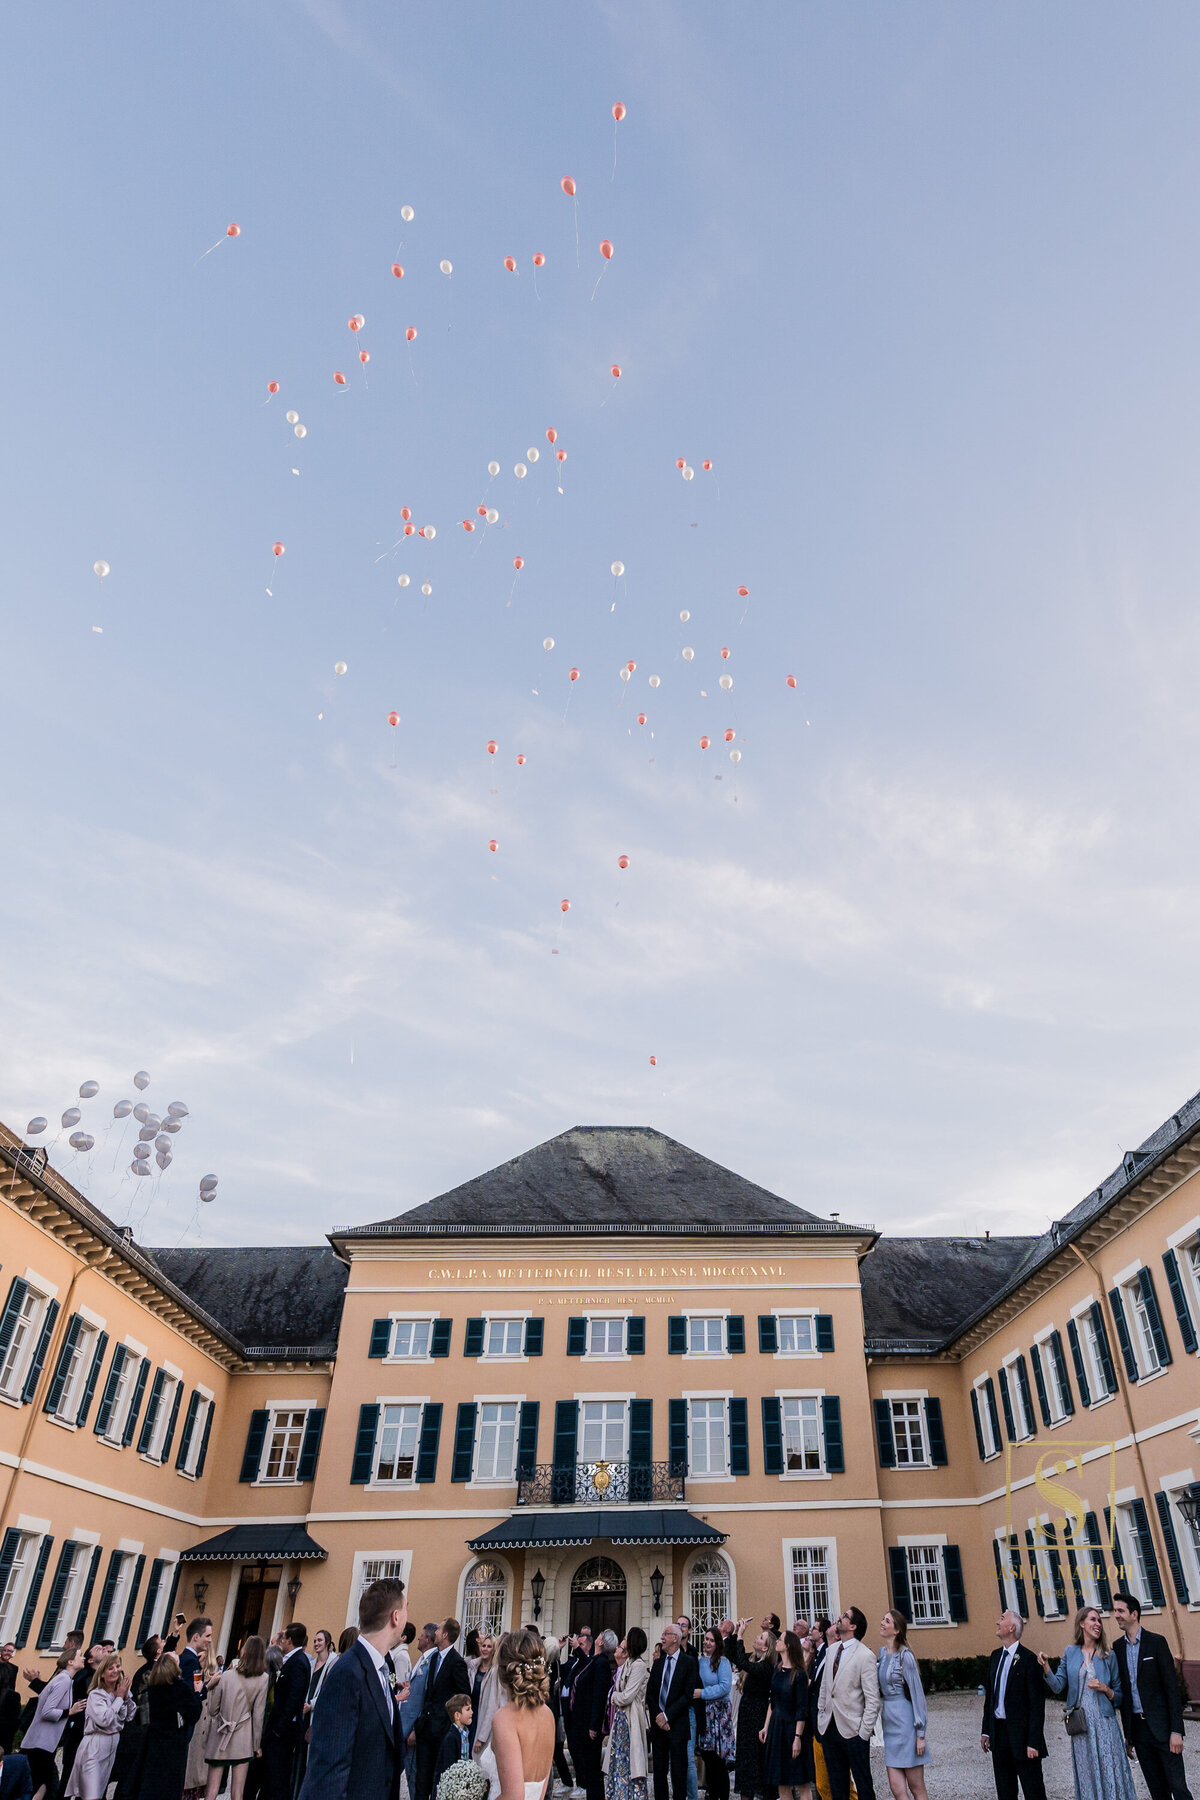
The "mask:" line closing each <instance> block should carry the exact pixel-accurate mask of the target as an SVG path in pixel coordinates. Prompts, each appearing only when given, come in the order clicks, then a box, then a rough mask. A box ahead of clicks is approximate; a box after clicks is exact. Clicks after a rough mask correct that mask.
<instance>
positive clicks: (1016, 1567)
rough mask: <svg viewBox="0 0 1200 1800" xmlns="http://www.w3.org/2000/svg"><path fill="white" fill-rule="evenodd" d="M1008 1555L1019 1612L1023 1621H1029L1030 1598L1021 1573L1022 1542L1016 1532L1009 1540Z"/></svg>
mask: <svg viewBox="0 0 1200 1800" xmlns="http://www.w3.org/2000/svg"><path fill="white" fill-rule="evenodd" d="M1008 1554H1009V1564H1010V1567H1011V1570H1012V1578H1013V1586H1014V1587H1015V1588H1016V1590H1017V1611H1018V1612H1019V1613H1020V1615H1021V1617H1022V1618H1023V1619H1027V1618H1028V1617H1029V1596H1028V1594H1027V1593H1026V1592H1025V1577H1024V1576H1023V1575H1022V1573H1021V1541H1020V1539H1019V1538H1018V1536H1017V1534H1016V1532H1015V1531H1014V1532H1013V1534H1012V1536H1011V1537H1010V1538H1009V1540H1008Z"/></svg>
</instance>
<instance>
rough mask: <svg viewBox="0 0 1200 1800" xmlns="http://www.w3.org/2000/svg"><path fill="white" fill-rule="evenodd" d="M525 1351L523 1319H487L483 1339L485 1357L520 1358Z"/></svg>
mask: <svg viewBox="0 0 1200 1800" xmlns="http://www.w3.org/2000/svg"><path fill="white" fill-rule="evenodd" d="M524 1349H525V1321H524V1319H489V1320H488V1322H487V1335H486V1337H485V1338H484V1349H483V1354H484V1355H485V1356H521V1355H522V1354H523V1353H524Z"/></svg>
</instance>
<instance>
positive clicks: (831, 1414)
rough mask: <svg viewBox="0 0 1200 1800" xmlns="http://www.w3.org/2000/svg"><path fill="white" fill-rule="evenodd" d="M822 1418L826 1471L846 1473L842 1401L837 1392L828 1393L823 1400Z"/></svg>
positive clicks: (838, 1473)
mask: <svg viewBox="0 0 1200 1800" xmlns="http://www.w3.org/2000/svg"><path fill="white" fill-rule="evenodd" d="M821 1418H822V1424H823V1426H824V1431H825V1470H826V1473H827V1474H829V1475H844V1474H845V1473H846V1453H845V1451H844V1449H843V1448H842V1403H841V1401H840V1400H839V1399H838V1396H837V1395H836V1394H826V1395H825V1397H824V1399H823V1400H822V1401H821Z"/></svg>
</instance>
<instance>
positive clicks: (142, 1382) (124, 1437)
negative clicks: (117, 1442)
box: [121, 1356, 150, 1444]
mask: <svg viewBox="0 0 1200 1800" xmlns="http://www.w3.org/2000/svg"><path fill="white" fill-rule="evenodd" d="M149 1373H150V1360H149V1358H148V1357H145V1356H143V1357H142V1358H141V1359H140V1360H139V1362H138V1372H137V1374H136V1376H135V1377H134V1382H133V1393H132V1394H131V1395H130V1397H129V1411H128V1412H127V1413H126V1415H125V1429H124V1430H123V1431H122V1433H121V1442H122V1443H123V1444H132V1442H133V1439H134V1433H135V1432H136V1431H137V1422H138V1414H139V1413H140V1412H141V1410H142V1395H143V1394H144V1393H145V1391H146V1377H147V1376H148V1375H149Z"/></svg>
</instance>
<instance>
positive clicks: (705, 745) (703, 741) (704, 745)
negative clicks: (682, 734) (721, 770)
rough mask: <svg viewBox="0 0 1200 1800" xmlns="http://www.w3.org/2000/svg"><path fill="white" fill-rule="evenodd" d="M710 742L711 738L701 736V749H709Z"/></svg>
mask: <svg viewBox="0 0 1200 1800" xmlns="http://www.w3.org/2000/svg"><path fill="white" fill-rule="evenodd" d="M708 744H709V740H708V739H707V738H706V737H702V738H701V739H700V748H701V749H702V750H707V749H708Z"/></svg>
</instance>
